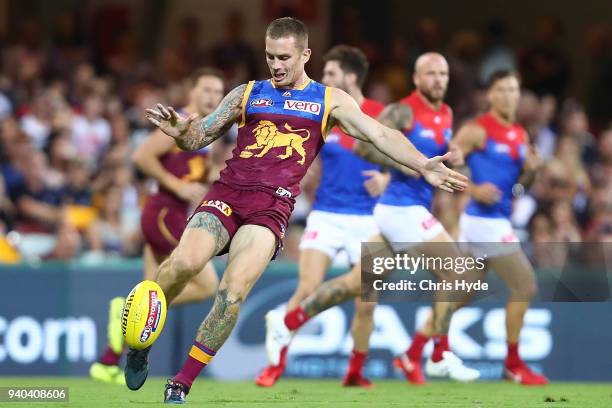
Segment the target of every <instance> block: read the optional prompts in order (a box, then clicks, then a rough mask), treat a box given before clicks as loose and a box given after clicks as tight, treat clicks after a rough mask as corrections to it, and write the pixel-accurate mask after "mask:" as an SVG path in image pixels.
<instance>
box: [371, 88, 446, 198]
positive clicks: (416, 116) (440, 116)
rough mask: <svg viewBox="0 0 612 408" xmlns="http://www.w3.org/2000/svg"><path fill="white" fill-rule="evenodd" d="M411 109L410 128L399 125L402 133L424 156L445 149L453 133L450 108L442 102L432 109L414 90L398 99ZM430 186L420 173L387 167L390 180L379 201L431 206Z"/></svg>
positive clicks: (432, 188) (438, 153) (442, 151)
mask: <svg viewBox="0 0 612 408" xmlns="http://www.w3.org/2000/svg"><path fill="white" fill-rule="evenodd" d="M399 103H401V104H405V105H408V106H409V107H410V109H412V114H413V119H412V126H411V127H410V128H406V129H403V130H402V132H403V133H404V135H405V136H406V137H407V138H408V140H410V142H412V144H413V145H414V146H415V147H416V148H417V149H418V150H419V151H420V152H421V153H423V154H424V155H425V156H427V157H430V158H431V157H434V156H440V155H443V154H445V153H446V152H447V151H448V142H449V141H450V139H451V138H452V135H453V130H452V126H453V111H452V110H451V108H450V107H449V106H448V105H446V104H442V106H441V107H440V109H438V110H436V109H434V108H433V107H431V106H430V105H429V104H427V103H426V102H425V100H424V99H423V96H422V95H421V94H420V93H419V92H417V91H414V92H413V93H412V94H411V95H409V96H407V97H405V98H404V99H402V100H400V102H399ZM433 193H434V187H433V186H432V185H431V184H429V183H428V182H427V181H426V180H425V178H424V177H423V176H420V177H418V178H416V177H411V176H408V175H405V174H404V173H402V172H400V171H399V170H395V169H394V170H392V171H391V181H390V182H389V186H388V187H387V190H386V191H385V192H384V194H383V195H382V197H381V198H380V200H379V202H380V203H382V204H387V205H395V206H410V205H422V206H424V207H425V208H427V209H429V208H431V204H432V201H433Z"/></svg>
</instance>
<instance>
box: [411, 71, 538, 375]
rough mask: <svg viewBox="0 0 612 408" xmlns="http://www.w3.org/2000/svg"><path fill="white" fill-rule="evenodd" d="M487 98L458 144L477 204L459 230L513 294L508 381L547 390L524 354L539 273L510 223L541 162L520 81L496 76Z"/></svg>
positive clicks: (463, 218)
mask: <svg viewBox="0 0 612 408" xmlns="http://www.w3.org/2000/svg"><path fill="white" fill-rule="evenodd" d="M487 98H488V101H489V104H490V106H491V107H490V110H489V112H488V113H486V114H484V115H482V116H480V117H478V118H477V119H476V120H475V121H473V122H470V123H467V124H466V125H464V126H463V127H462V128H461V129H460V130H459V132H458V133H457V136H456V137H455V139H454V140H455V141H456V143H457V146H458V147H459V148H460V149H461V150H462V151H463V153H464V154H465V156H466V157H467V165H468V168H469V170H470V173H471V178H472V183H471V184H470V187H469V190H468V191H469V193H470V195H471V201H470V202H469V203H468V205H467V207H466V209H465V211H464V213H463V214H462V216H461V218H460V220H459V228H460V233H461V237H462V239H463V240H465V241H467V242H468V243H469V247H470V250H471V252H472V253H473V255H474V256H485V255H486V258H487V267H489V268H492V269H494V270H495V272H496V273H497V274H498V275H499V277H500V278H501V279H502V280H503V281H504V282H505V284H506V285H507V286H508V288H509V289H510V301H509V302H508V303H507V305H506V334H507V342H508V353H507V356H506V361H505V363H504V368H505V369H504V377H506V378H507V379H510V380H513V381H515V382H518V383H520V384H525V385H543V384H546V383H548V379H547V378H546V377H544V376H543V375H540V374H538V373H535V372H533V371H532V370H531V369H530V368H529V367H528V366H527V365H526V364H525V363H524V362H523V360H522V359H521V357H520V355H519V351H518V343H519V337H520V332H521V328H522V326H523V318H524V316H525V312H526V311H527V309H528V308H529V300H530V299H531V298H532V297H533V296H534V294H535V292H536V290H537V286H536V281H535V275H534V272H533V268H532V266H531V264H530V263H529V261H528V260H527V257H526V256H525V254H524V253H523V251H522V250H521V247H520V245H519V244H518V238H517V237H516V235H515V234H514V232H513V229H512V224H511V222H510V216H511V214H512V201H513V194H512V188H513V186H514V185H515V184H516V183H519V182H520V183H521V184H529V183H530V182H531V180H533V176H534V175H535V172H536V170H537V168H538V166H539V165H540V163H541V159H540V157H539V155H538V154H537V152H536V151H535V149H534V148H533V146H532V145H531V144H529V140H528V135H527V132H526V131H525V129H524V128H523V127H522V126H520V125H518V124H517V123H516V122H515V117H516V110H517V106H518V101H519V98H520V83H519V77H518V75H517V74H516V73H515V72H512V71H506V70H500V71H497V72H495V73H493V74H492V76H491V78H490V80H489V85H488V91H487ZM430 332H431V319H430V320H429V321H428V323H426V325H425V326H424V327H423V328H422V329H421V331H420V333H421V337H420V338H419V339H417V340H418V341H419V344H418V347H417V349H416V350H412V355H413V358H418V359H420V353H421V350H422V345H424V343H425V342H427V335H428V334H429V333H430ZM412 347H414V343H413V345H412V346H411V348H412ZM410 352H411V351H410V350H409V351H408V353H410Z"/></svg>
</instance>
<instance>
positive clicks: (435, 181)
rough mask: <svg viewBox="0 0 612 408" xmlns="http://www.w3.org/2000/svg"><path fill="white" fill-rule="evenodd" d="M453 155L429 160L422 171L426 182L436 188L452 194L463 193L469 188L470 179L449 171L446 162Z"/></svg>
mask: <svg viewBox="0 0 612 408" xmlns="http://www.w3.org/2000/svg"><path fill="white" fill-rule="evenodd" d="M450 156H451V153H450V152H448V153H446V154H445V155H444V156H435V157H432V158H431V159H429V160H427V162H426V163H425V166H423V169H422V170H421V174H422V175H423V177H425V180H427V182H428V183H429V184H431V185H432V186H434V187H437V188H439V189H441V190H444V191H448V192H450V193H452V192H453V191H455V190H456V191H463V190H465V189H466V188H467V186H468V178H467V177H466V176H464V175H463V174H461V173H458V172H456V171H454V170H451V169H449V168H448V167H446V166H445V165H444V163H442V162H444V161H446V160H448V159H450Z"/></svg>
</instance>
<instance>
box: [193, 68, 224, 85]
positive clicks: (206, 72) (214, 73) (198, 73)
mask: <svg viewBox="0 0 612 408" xmlns="http://www.w3.org/2000/svg"><path fill="white" fill-rule="evenodd" d="M203 76H211V77H215V78H219V79H220V80H221V82H223V81H224V80H225V78H224V75H223V71H221V70H219V69H217V68H213V67H201V68H198V69H196V70H195V71H193V72H192V73H191V75H189V77H188V78H187V82H188V83H189V86H195V85H196V84H197V83H198V79H200V78H201V77H203Z"/></svg>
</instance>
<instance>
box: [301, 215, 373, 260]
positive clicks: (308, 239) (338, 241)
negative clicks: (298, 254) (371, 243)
mask: <svg viewBox="0 0 612 408" xmlns="http://www.w3.org/2000/svg"><path fill="white" fill-rule="evenodd" d="M376 234H378V228H376V222H375V221H374V217H372V216H371V215H354V214H337V213H331V212H327V211H318V210H314V211H312V212H311V213H310V214H309V215H308V218H306V229H305V230H304V235H303V236H302V241H301V242H300V250H303V249H317V250H319V251H321V252H323V253H325V254H327V255H328V256H329V257H330V258H332V259H334V258H335V257H336V255H337V254H338V252H340V251H345V252H346V253H347V254H348V258H349V262H350V263H351V264H356V263H357V262H359V260H360V258H361V243H362V242H367V241H368V239H370V238H371V237H372V236H373V235H376Z"/></svg>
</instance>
